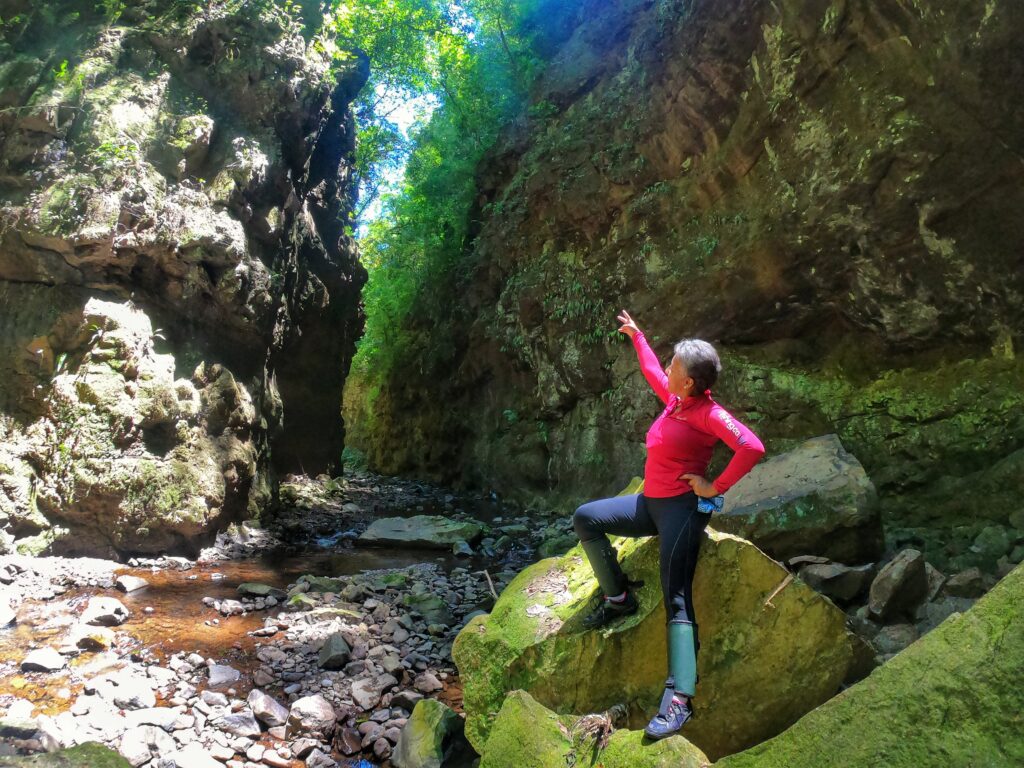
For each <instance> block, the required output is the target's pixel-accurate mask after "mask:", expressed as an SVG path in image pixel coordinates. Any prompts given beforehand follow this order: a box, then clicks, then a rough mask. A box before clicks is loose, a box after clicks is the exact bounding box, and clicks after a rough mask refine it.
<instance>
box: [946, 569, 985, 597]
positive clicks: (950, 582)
mask: <svg viewBox="0 0 1024 768" xmlns="http://www.w3.org/2000/svg"><path fill="white" fill-rule="evenodd" d="M986 587H987V584H986V583H985V575H984V574H983V573H982V572H981V569H980V568H968V569H967V570H964V571H960V573H955V574H953V575H952V576H950V577H949V579H947V580H946V584H945V591H946V594H948V595H951V596H953V597H981V596H982V595H983V594H985V590H986Z"/></svg>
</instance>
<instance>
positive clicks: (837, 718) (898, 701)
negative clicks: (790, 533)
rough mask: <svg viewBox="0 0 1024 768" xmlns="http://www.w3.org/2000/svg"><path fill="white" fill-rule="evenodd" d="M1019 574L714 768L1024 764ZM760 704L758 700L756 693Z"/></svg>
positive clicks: (1023, 573)
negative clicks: (781, 729) (788, 724)
mask: <svg viewBox="0 0 1024 768" xmlns="http://www.w3.org/2000/svg"><path fill="white" fill-rule="evenodd" d="M1022 626H1024V567H1021V566H1018V567H1017V568H1015V569H1014V570H1013V571H1011V572H1010V573H1009V574H1008V575H1007V576H1006V577H1004V578H1003V579H1002V580H1001V581H1000V582H999V583H998V584H997V585H996V586H995V587H994V588H993V589H992V590H991V591H989V592H988V594H986V595H985V596H984V597H982V598H981V599H980V600H979V601H978V602H977V603H975V604H974V606H973V607H971V609H970V610H968V611H967V612H966V613H962V614H960V613H954V614H953V615H952V616H950V617H949V618H947V619H946V620H945V621H944V622H942V623H941V624H940V625H939V626H938V627H936V628H935V629H933V630H932V631H931V632H929V633H928V634H927V635H925V636H924V637H923V638H921V639H920V640H918V641H917V642H915V643H913V644H912V645H910V646H909V647H908V648H906V649H905V650H903V651H901V652H900V653H898V654H897V655H896V656H894V657H893V658H892V659H891V660H890V661H888V662H886V663H885V664H884V665H883V666H881V667H879V668H877V669H875V670H874V671H873V672H872V673H871V674H870V675H869V676H868V677H866V678H865V679H864V680H861V681H860V682H859V683H857V684H856V685H854V686H852V687H850V688H848V689H846V690H845V691H843V692H842V693H841V694H839V695H838V696H836V697H835V698H833V699H831V700H830V701H828V702H826V703H825V704H823V705H822V706H820V707H818V708H817V709H815V710H813V711H811V712H808V713H807V714H806V715H804V716H803V717H802V718H801V719H800V720H799V721H797V722H796V723H795V724H794V725H792V726H791V727H790V728H789V729H787V730H786V731H784V732H783V733H781V734H779V735H778V736H776V737H775V738H773V739H771V740H769V741H766V742H765V743H763V744H759V745H757V746H756V747H753V748H752V749H749V750H747V751H745V752H741V753H739V754H735V755H732V756H730V757H727V758H725V759H724V760H722V761H720V762H718V763H716V766H719V768H805V767H806V768H811V767H812V766H814V767H817V766H825V765H841V766H844V768H873V767H874V766H882V765H884V766H886V768H917V767H918V766H939V765H944V766H979V767H980V766H993V767H994V766H1011V765H1024V738H1022V736H1021V734H1022V733H1024V685H1022V680H1021V670H1024V632H1022V631H1021V627H1022ZM754 693H755V695H756V692H754Z"/></svg>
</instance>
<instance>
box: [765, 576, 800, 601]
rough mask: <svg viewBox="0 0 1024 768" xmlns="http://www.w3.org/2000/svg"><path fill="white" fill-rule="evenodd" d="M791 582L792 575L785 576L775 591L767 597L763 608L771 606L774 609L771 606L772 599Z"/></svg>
mask: <svg viewBox="0 0 1024 768" xmlns="http://www.w3.org/2000/svg"><path fill="white" fill-rule="evenodd" d="M792 580H793V574H792V573H790V574H787V575H786V578H784V579H783V580H782V583H781V584H779V586H777V587H776V588H775V591H774V592H772V593H771V594H770V595H768V599H767V600H765V601H764V606H765V607H766V608H767V607H768V606H769V605H771V607H772V608H774V607H775V606H774V605H772V598H773V597H775V596H776V595H777V594H779V592H781V591H782V590H783V589H785V587H786V585H787V584H789V582H791V581H792Z"/></svg>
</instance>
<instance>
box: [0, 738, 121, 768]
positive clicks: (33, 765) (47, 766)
mask: <svg viewBox="0 0 1024 768" xmlns="http://www.w3.org/2000/svg"><path fill="white" fill-rule="evenodd" d="M0 766H12V768H13V767H14V766H18V767H19V768H20V767H21V766H25V768H131V763H129V762H128V761H127V760H125V759H124V758H123V757H121V756H120V755H119V754H117V752H114V751H113V750H111V749H107V748H106V747H104V746H103V745H101V744H97V743H95V742H88V743H86V744H79V745H78V746H77V747H72V748H71V749H63V750H61V751H59V752H51V753H49V754H45V755H33V756H32V757H0Z"/></svg>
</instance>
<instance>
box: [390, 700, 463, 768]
mask: <svg viewBox="0 0 1024 768" xmlns="http://www.w3.org/2000/svg"><path fill="white" fill-rule="evenodd" d="M462 728H463V724H462V718H460V717H459V716H458V715H457V714H455V712H453V711H452V710H451V709H449V708H448V707H446V706H445V705H444V704H442V703H441V702H440V701H437V700H436V699H423V700H422V701H420V702H418V703H417V704H416V706H415V707H414V708H413V710H412V715H410V717H409V722H408V723H406V725H405V727H404V728H403V729H402V735H401V737H400V738H399V740H398V744H396V745H395V752H394V754H393V755H392V756H391V762H392V763H394V764H395V765H396V766H397V768H441V765H442V764H443V762H444V754H445V746H446V744H445V743H446V742H447V741H450V737H451V736H452V735H454V734H458V733H461V732H462Z"/></svg>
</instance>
